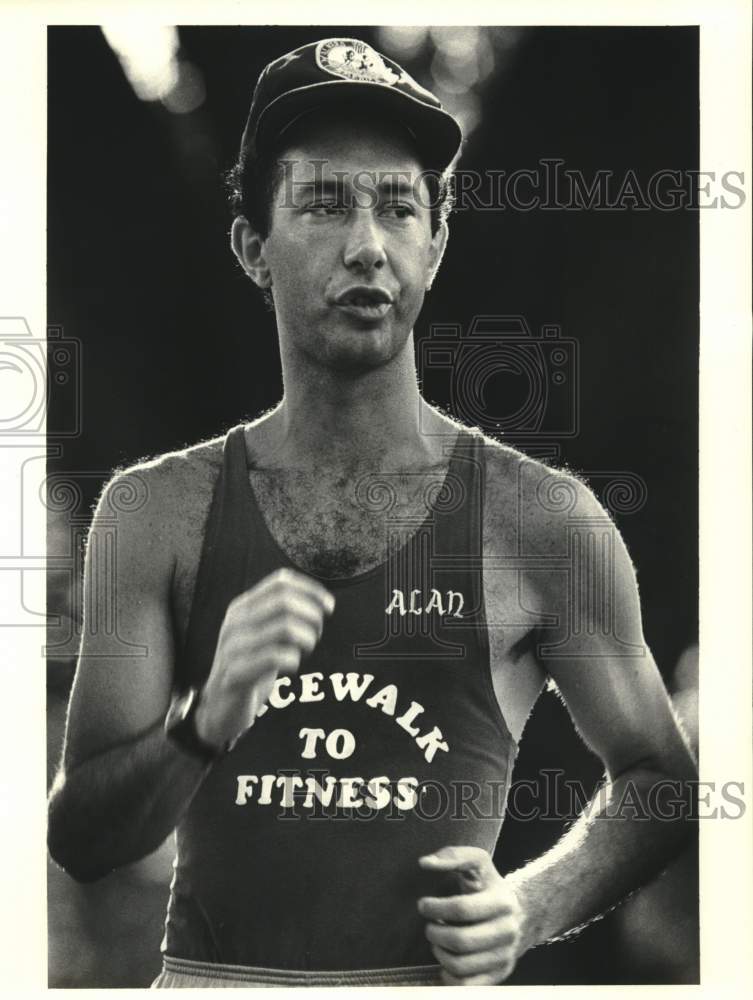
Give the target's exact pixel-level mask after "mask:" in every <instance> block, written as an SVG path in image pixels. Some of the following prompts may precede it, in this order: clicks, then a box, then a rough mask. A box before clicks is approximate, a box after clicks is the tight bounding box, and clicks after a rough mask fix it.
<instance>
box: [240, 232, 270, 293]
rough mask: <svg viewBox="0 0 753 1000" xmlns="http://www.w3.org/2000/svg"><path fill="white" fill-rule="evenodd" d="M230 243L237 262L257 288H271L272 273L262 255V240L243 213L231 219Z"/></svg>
mask: <svg viewBox="0 0 753 1000" xmlns="http://www.w3.org/2000/svg"><path fill="white" fill-rule="evenodd" d="M230 245H231V246H232V248H233V253H234V254H235V256H236V257H237V258H238V263H239V264H240V266H241V267H242V268H243V270H244V271H245V272H246V274H247V275H248V276H249V278H251V280H252V281H253V282H254V284H255V285H258V287H259V288H271V287H272V275H271V274H270V273H269V266H268V265H267V261H266V258H265V256H264V240H263V239H262V237H261V236H260V235H259V233H257V232H256V230H255V229H253V228H252V226H251V223H250V222H249V221H248V219H247V218H246V217H245V215H238V216H236V217H235V219H233V227H232V229H231V230H230Z"/></svg>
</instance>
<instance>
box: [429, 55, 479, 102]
mask: <svg viewBox="0 0 753 1000" xmlns="http://www.w3.org/2000/svg"><path fill="white" fill-rule="evenodd" d="M431 75H432V78H433V80H434V82H435V83H436V84H437V85H438V86H440V87H441V88H442V89H443V90H445V91H447V92H448V93H450V94H464V93H465V92H466V90H469V89H470V88H471V87H472V86H473V85H474V84H475V83H478V79H479V72H478V63H477V62H476V60H475V59H463V60H457V59H447V58H446V56H445V55H444V53H442V52H435V54H434V58H433V59H432V63H431Z"/></svg>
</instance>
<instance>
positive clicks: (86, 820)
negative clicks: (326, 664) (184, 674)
mask: <svg viewBox="0 0 753 1000" xmlns="http://www.w3.org/2000/svg"><path fill="white" fill-rule="evenodd" d="M148 472H149V473H151V475H147V470H139V474H140V475H141V476H143V479H142V482H141V486H142V488H143V489H144V490H145V492H146V496H145V500H144V503H143V504H141V505H137V504H132V506H133V507H138V509H137V510H132V511H131V512H130V513H128V514H123V512H121V514H120V517H119V519H118V521H117V527H118V531H117V544H116V546H115V549H116V556H117V559H116V562H117V574H116V580H115V584H116V585H115V587H114V588H111V587H110V586H109V583H108V578H107V574H102V573H101V572H100V569H101V556H102V553H103V551H104V550H105V549H106V548H107V545H108V537H109V540H110V546H111V548H112V544H111V543H112V537H113V536H112V516H111V515H112V507H113V503H112V501H111V498H112V494H113V490H116V489H117V484H112V485H111V487H110V488H109V490H108V491H106V493H105V494H104V496H103V499H102V501H101V502H100V505H99V507H98V509H97V512H96V514H95V518H94V521H93V525H92V531H91V533H90V537H89V544H88V548H87V561H86V572H85V579H84V591H85V607H86V609H87V614H88V615H89V616H90V620H89V621H88V622H85V627H84V641H83V644H82V652H81V657H80V660H79V665H78V670H77V672H76V678H75V681H74V685H73V691H72V694H71V702H70V708H69V713H68V721H67V726H66V739H65V750H64V758H63V765H62V767H61V769H60V772H59V774H58V775H57V777H56V779H55V782H54V784H53V788H52V793H51V796H50V805H49V836H48V843H49V847H50V852H51V854H52V856H53V858H55V860H56V861H57V862H58V863H59V864H60V865H62V867H64V868H65V869H66V870H67V871H68V872H69V873H70V874H71V875H73V876H74V877H75V878H77V879H79V880H81V881H91V880H93V879H96V878H99V877H100V876H102V875H104V874H106V873H107V872H109V871H111V870H112V869H113V868H115V867H119V866H120V865H123V864H128V863H129V862H132V861H136V860H138V859H139V858H142V857H144V856H145V855H146V854H148V853H150V852H151V851H152V850H154V849H155V848H156V847H158V846H159V844H160V843H161V842H162V840H164V838H165V837H166V836H167V835H168V834H169V833H170V832H171V830H173V829H174V827H175V826H176V825H177V824H178V822H179V820H180V819H181V817H182V815H183V813H184V812H185V810H186V809H187V808H188V806H189V804H190V802H191V800H192V798H193V796H194V794H195V793H196V791H197V790H198V788H199V786H200V784H201V782H202V780H203V778H204V776H205V775H206V774H207V772H208V771H209V769H210V768H211V764H206V763H205V762H204V761H203V760H201V759H198V758H197V759H194V757H193V755H191V754H190V753H189V752H184V751H183V750H181V749H179V748H177V747H175V746H173V744H172V743H171V742H170V741H169V740H168V738H167V737H166V736H165V734H164V732H163V723H164V718H165V715H166V712H167V709H168V706H169V702H170V698H171V694H172V683H173V665H174V652H173V632H172V625H171V619H170V614H169V598H170V593H169V592H170V581H171V579H172V574H173V566H172V563H173V557H172V554H171V547H170V544H169V542H168V541H166V535H165V532H166V526H169V525H170V524H175V523H176V518H177V517H178V511H179V510H180V509H181V507H180V505H181V503H184V502H185V495H183V496H181V488H180V482H179V481H178V487H177V488H176V485H175V482H174V481H173V480H172V479H171V477H170V476H169V474H165V473H164V471H162V472H161V473H160V472H158V470H156V469H154V468H150V469H149V470H148ZM166 479H167V482H166V481H165V480H166ZM190 488H191V484H190V483H188V484H185V485H184V489H185V490H188V489H190ZM100 578H101V579H100ZM333 604H334V599H333V597H332V595H331V594H329V592H328V591H327V590H326V589H325V588H324V587H323V586H322V585H321V584H320V583H318V582H317V581H315V580H312V579H309V578H307V577H305V576H303V575H302V574H300V573H296V572H293V571H290V570H280V571H277V572H275V573H272V574H270V575H269V576H267V577H265V578H264V579H263V580H261V581H260V582H259V583H257V584H256V585H255V586H254V587H252V588H250V589H249V590H248V591H245V592H244V593H242V594H239V595H238V596H237V597H235V598H234V599H233V600H232V601H231V602H230V604H229V605H228V608H227V611H226V613H225V617H224V620H223V622H222V625H221V627H220V632H219V636H218V640H217V647H216V650H215V655H214V658H213V662H212V664H211V667H210V670H209V676H208V678H207V682H206V684H205V685H204V687H203V689H202V692H201V697H200V700H199V704H198V709H197V712H196V715H195V723H196V728H197V732H198V734H199V736H200V737H201V738H202V739H203V741H204V743H206V744H209V745H211V746H214V747H217V748H220V747H223V746H226V745H228V744H230V743H232V742H233V741H234V740H235V739H237V738H238V736H240V735H241V734H242V733H243V732H244V731H245V729H247V728H248V726H250V725H253V723H254V720H255V719H256V716H257V715H258V714H259V711H260V710H261V708H262V706H263V705H264V702H265V700H266V698H267V697H268V695H269V693H270V691H271V689H272V687H273V686H274V683H275V680H276V678H277V676H278V675H279V673H281V672H287V673H295V672H296V671H297V669H298V666H299V664H300V661H301V658H302V656H304V655H305V654H306V653H308V652H310V651H311V650H312V649H313V647H314V646H315V645H316V643H317V642H318V641H319V639H320V637H321V634H322V628H323V620H324V617H325V615H327V614H329V613H331V611H332V608H333ZM95 620H96V621H98V622H108V623H109V627H108V628H106V629H102V630H99V629H96V628H94V627H93V626H94V622H95ZM113 623H117V628H114V627H113ZM114 635H117V642H115V641H114ZM128 644H131V645H128ZM139 650H140V651H141V653H142V655H140V656H139V655H138V651H139Z"/></svg>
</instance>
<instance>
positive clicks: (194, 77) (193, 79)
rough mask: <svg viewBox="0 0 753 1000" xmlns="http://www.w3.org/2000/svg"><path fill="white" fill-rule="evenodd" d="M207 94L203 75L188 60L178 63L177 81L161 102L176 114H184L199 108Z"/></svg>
mask: <svg viewBox="0 0 753 1000" xmlns="http://www.w3.org/2000/svg"><path fill="white" fill-rule="evenodd" d="M206 96H207V91H206V87H205V86H204V77H203V76H202V75H201V73H200V72H199V70H198V69H197V68H196V67H195V66H194V65H193V63H190V62H180V63H179V64H178V82H177V83H176V85H175V86H174V87H173V89H172V90H171V91H169V93H167V94H165V96H164V97H163V98H162V103H163V104H164V105H165V107H166V108H167V110H168V111H172V112H173V114H176V115H185V114H188V113H189V112H191V111H195V110H196V109H197V108H200V107H201V105H202V104H203V103H204V100H205V98H206Z"/></svg>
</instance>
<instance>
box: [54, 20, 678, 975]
mask: <svg viewBox="0 0 753 1000" xmlns="http://www.w3.org/2000/svg"><path fill="white" fill-rule="evenodd" d="M460 141H461V134H460V130H459V127H458V125H457V123H456V122H455V120H454V119H453V118H452V117H451V116H450V115H449V114H447V113H446V112H445V111H444V110H443V109H442V108H441V105H440V104H439V102H438V101H437V100H436V98H435V97H434V96H433V95H432V94H430V93H428V92H427V91H425V90H423V89H422V88H420V87H419V86H418V85H417V84H416V83H415V82H414V81H413V80H411V78H410V77H409V76H408V75H407V74H406V73H405V72H404V71H403V70H402V69H401V68H400V67H399V66H397V65H396V64H395V63H394V62H392V61H391V60H389V59H387V58H385V57H383V56H381V55H380V54H379V53H377V52H375V51H374V50H373V49H371V48H370V47H369V46H367V45H365V44H364V43H362V42H360V41H357V40H353V39H325V40H322V41H320V42H318V43H315V44H312V45H306V46H303V47H302V48H300V49H298V50H296V51H295V52H292V53H288V54H286V55H285V56H283V57H281V58H280V59H277V60H276V61H275V62H273V63H271V64H270V65H269V66H267V68H266V69H265V71H264V72H263V73H262V75H261V77H260V79H259V81H258V83H257V87H256V90H255V93H254V98H253V101H252V105H251V109H250V113H249V119H248V123H247V126H246V129H245V132H244V136H243V140H242V144H241V159H240V162H239V165H238V168H237V170H236V172H235V180H236V182H237V187H238V190H237V198H236V205H237V208H238V214H237V215H236V218H235V221H234V223H233V228H232V247H233V251H234V253H235V254H236V257H237V259H238V261H239V263H240V265H241V267H242V268H243V269H244V271H245V272H246V273H247V274H248V276H249V277H250V278H251V279H252V280H253V281H254V283H255V284H256V285H257V286H258V287H259V288H260V289H261V290H262V291H263V292H264V294H265V295H266V296H267V297H268V298H269V299H270V300H271V302H272V304H273V307H274V311H275V317H276V322H277V328H278V333H279V342H280V353H281V359H282V369H283V379H284V387H285V388H284V395H283V399H282V401H281V402H280V404H279V405H278V406H277V407H276V408H275V409H274V410H273V411H271V412H270V413H268V414H265V415H264V416H263V417H261V418H260V419H258V420H256V421H255V422H253V423H251V424H247V425H239V426H237V427H235V428H233V429H232V430H231V431H230V432H229V433H228V434H227V435H226V436H225V437H224V438H220V439H217V440H213V441H209V442H204V443H202V444H199V445H197V446H195V447H193V448H189V449H186V450H185V451H182V452H178V453H174V454H169V455H163V456H161V457H160V458H159V459H157V460H155V461H152V462H148V463H142V464H141V465H139V466H137V467H135V468H134V469H131V470H129V472H127V473H125V474H121V475H119V476H116V477H115V478H114V479H113V480H112V481H111V483H110V484H109V485H108V487H107V488H106V490H105V492H104V493H103V496H102V498H101V500H100V503H99V506H98V508H97V511H96V513H95V517H94V521H93V524H92V529H91V534H90V539H89V545H88V549H87V567H86V574H85V594H86V607H87V609H89V610H88V614H89V616H90V617H91V618H93V617H95V616H97V615H99V616H102V615H104V613H105V612H107V611H108V609H109V604H108V603H107V602H108V595H107V594H106V593H105V591H104V586H103V585H101V584H100V582H99V577H98V573H97V552H98V549H99V548H100V546H101V545H102V544H104V532H105V528H106V526H107V525H108V524H109V523H110V520H109V519H110V517H111V515H112V512H113V508H114V507H117V504H116V497H117V493H118V490H119V489H123V488H125V487H128V486H130V487H131V488H132V489H133V488H136V489H137V491H138V490H140V494H139V496H138V498H137V500H136V502H132V503H131V504H130V508H129V509H130V512H128V511H124V510H123V509H122V505H121V510H120V512H119V513H118V544H117V577H116V581H115V582H116V587H115V606H116V610H117V635H118V639H119V642H120V644H121V646H120V648H119V650H118V655H114V654H113V651H112V640H111V636H112V629H111V628H110V629H103V630H97V629H96V628H91V627H89V628H87V629H86V637H85V640H84V642H83V645H82V650H81V658H80V662H79V666H78V670H77V674H76V679H75V683H74V688H73V691H72V695H71V703H70V708H69V717H68V724H67V734H66V742H65V750H64V757H63V762H62V767H61V770H60V773H59V775H58V777H57V779H56V782H55V785H54V787H53V791H52V794H51V800H50V833H49V844H50V850H51V852H52V854H53V857H54V858H55V859H56V860H57V861H58V862H59V863H60V864H61V865H63V867H65V868H66V869H67V870H68V871H69V872H70V873H71V874H72V875H73V876H74V877H75V878H78V879H81V880H92V879H95V878H98V877H100V876H101V875H103V874H105V873H107V872H108V871H110V870H112V869H113V868H115V867H117V866H119V865H123V864H127V863H129V862H131V861H134V860H136V859H137V858H140V857H143V856H144V855H146V854H147V853H149V852H150V851H152V850H153V849H154V848H156V847H157V846H158V845H159V844H160V843H161V842H162V841H163V840H164V838H165V837H166V836H167V835H168V834H169V833H170V832H171V831H172V830H173V829H175V830H176V841H177V855H176V861H175V875H174V878H173V883H172V886H171V897H170V904H169V908H168V916H167V925H166V936H165V942H164V951H165V958H164V969H163V972H162V974H161V976H160V977H159V979H158V980H157V982H156V984H155V985H157V986H161V987H169V986H203V985H219V986H237V985H301V984H305V985H321V984H328V983H334V984H340V985H347V984H350V985H358V984H379V983H381V984H411V983H418V984H420V983H437V982H444V983H460V984H466V983H467V984H476V983H481V984H483V983H487V984H488V983H499V982H502V981H504V980H505V979H506V978H507V977H508V976H509V974H510V972H511V971H512V969H513V967H514V965H515V962H516V961H517V959H518V958H519V956H520V955H522V954H523V953H524V952H525V951H527V950H528V949H530V948H533V947H535V946H536V945H537V944H540V943H542V942H545V941H548V940H551V939H552V938H554V937H556V936H559V935H562V934H565V933H567V932H568V931H571V930H572V929H573V928H577V927H579V926H581V925H583V924H584V923H585V922H587V921H588V920H590V919H593V918H594V917H596V916H598V915H599V914H601V913H603V912H604V910H605V909H607V908H608V907H610V906H611V905H614V903H616V902H617V901H619V900H620V899H621V898H623V897H624V896H625V895H626V894H627V893H628V892H629V891H630V890H631V889H633V888H634V887H636V886H637V885H639V884H640V883H641V882H643V881H645V880H646V879H648V878H649V877H651V876H652V875H653V874H655V873H656V872H657V871H658V870H659V869H660V868H661V867H662V866H663V865H664V864H665V863H666V862H667V861H668V860H669V858H670V857H672V856H673V854H674V853H675V852H676V851H677V850H678V848H679V846H680V845H681V843H682V841H683V839H684V838H685V837H686V836H687V823H686V822H685V813H683V810H682V809H675V810H674V812H673V813H672V814H671V815H668V814H667V810H666V808H665V809H663V810H662V816H657V815H656V812H657V809H656V807H655V808H654V815H653V818H651V819H650V820H649V821H648V822H646V821H645V820H632V821H631V820H629V819H625V818H624V817H618V818H617V819H616V820H613V821H611V822H607V821H606V819H605V818H603V817H601V818H600V814H599V810H600V809H601V810H602V811H604V810H606V809H607V808H608V805H609V803H613V802H615V801H617V802H620V801H622V799H623V798H624V797H626V793H627V792H629V797H630V800H631V801H632V802H633V804H634V806H635V804H636V802H637V804H638V805H639V806H640V805H641V804H645V803H648V802H649V800H650V799H651V796H652V794H653V793H654V792H655V790H656V788H657V787H659V786H661V787H663V788H664V790H665V792H666V789H667V787H669V786H670V785H671V783H674V785H671V787H672V788H673V790H674V795H675V798H676V799H677V798H678V797H679V799H680V800H681V799H682V795H683V794H684V792H683V787H682V785H683V784H684V783H685V782H687V781H689V780H690V779H692V778H693V776H694V773H695V769H694V763H693V759H692V756H691V754H690V752H689V751H688V748H687V747H686V745H685V743H684V741H683V739H682V737H681V735H680V733H679V730H678V728H677V725H676V723H675V720H674V717H673V714H672V710H671V707H670V703H669V700H668V698H667V694H666V691H665V689H664V685H663V683H662V681H661V677H660V675H659V672H658V670H657V668H656V666H655V664H654V662H653V659H652V657H651V655H650V652H649V651H648V649H647V648H646V646H645V644H644V642H643V636H642V629H641V621H640V609H639V601H638V592H637V586H636V581H635V574H634V571H633V567H632V565H631V562H630V559H629V556H628V554H627V552H626V550H625V547H624V545H623V543H622V540H621V539H620V537H619V534H618V533H617V532H616V530H615V529H614V526H613V525H611V522H609V521H608V519H607V518H606V515H605V514H604V512H603V510H602V509H601V507H600V506H599V505H598V503H597V502H596V500H595V499H594V497H593V496H592V494H591V493H590V491H589V490H588V489H587V488H586V487H585V486H584V485H583V484H582V483H581V482H580V481H578V480H577V479H576V478H574V477H572V476H567V475H563V474H562V473H555V472H554V471H553V470H551V469H549V468H547V467H545V466H543V465H541V464H540V463H538V462H534V461H532V460H530V459H528V458H526V457H525V456H523V455H522V454H520V453H519V452H517V451H515V450H514V449H512V448H509V447H507V446H504V445H501V444H499V443H496V442H493V441H491V440H489V439H487V438H485V437H484V436H483V435H481V434H480V433H479V432H477V431H475V430H469V429H467V428H463V427H460V426H459V425H458V424H457V423H455V422H454V421H452V420H450V419H448V418H447V417H446V416H444V415H443V414H441V413H440V412H439V411H438V410H436V409H435V408H433V407H431V406H429V405H428V404H427V403H426V402H425V401H424V400H423V399H422V398H421V396H420V394H419V390H418V385H417V379H416V372H415V368H414V362H413V327H414V323H415V321H416V319H417V317H418V314H419V312H420V309H421V305H422V303H423V299H424V296H425V293H426V291H427V290H428V289H429V287H430V286H431V284H432V281H433V280H434V277H435V275H436V273H437V271H438V268H439V266H440V263H441V259H442V254H443V251H444V248H445V244H446V241H447V236H448V229H447V223H446V218H445V214H446V207H447V200H446V198H447V190H446V176H445V175H446V172H447V170H448V168H449V167H450V165H451V164H452V162H453V160H454V158H455V156H456V155H457V152H458V149H459V146H460ZM563 497H565V498H566V499H567V503H562V502H561V501H562V498H563ZM573 524H579V525H580V526H581V528H582V529H583V531H582V533H581V535H579V536H577V537H578V538H579V539H582V538H586V539H587V541H586V545H585V548H584V557H583V558H582V559H581V558H580V557H579V556H577V555H576V557H575V562H574V564H573V569H572V571H570V572H564V571H563V570H562V564H563V560H565V561H567V558H568V556H569V555H572V551H573V548H574V544H575V543H573V540H572V539H573V537H575V536H572V537H571V528H572V525H573ZM584 526H585V527H584ZM589 526H591V529H592V530H591V529H589ZM589 530H591V535H590V536H589ZM100 535H101V536H102V541H100ZM589 539H590V540H589ZM576 542H577V539H576ZM596 543H598V544H599V545H601V546H602V548H601V549H600V553H601V555H600V558H599V559H597V560H589V559H588V551H590V550H589V549H588V546H589V545H591V546H592V544H596ZM553 567H556V569H553ZM576 612H577V613H576ZM581 612H582V614H581ZM129 645H130V646H131V647H134V648H133V649H132V652H131V653H129V649H128V647H129ZM547 677H548V678H549V679H550V680H552V681H553V682H554V683H556V685H557V686H558V688H559V690H560V692H561V693H562V695H563V697H564V699H565V701H566V703H567V706H568V708H569V710H570V713H571V715H572V717H573V720H574V722H575V724H576V725H577V727H578V729H579V731H580V733H581V735H582V736H583V738H584V740H585V741H586V742H587V744H588V745H589V746H590V747H591V748H592V749H593V750H594V751H595V752H596V753H598V754H599V755H600V757H601V758H602V760H603V762H604V766H605V770H606V773H607V777H608V780H609V786H608V789H607V790H608V792H609V795H610V796H611V797H610V798H609V800H608V801H607V794H606V791H605V794H604V795H603V796H602V797H601V799H600V800H599V802H597V803H595V804H594V808H593V809H591V810H586V813H585V814H584V816H583V817H581V819H580V820H579V821H578V823H577V824H575V826H574V827H573V828H572V829H571V830H570V831H569V832H568V834H567V835H566V836H565V837H564V838H563V840H562V841H561V842H560V843H559V844H558V845H557V847H556V848H555V849H554V850H553V851H552V852H550V853H549V854H547V855H546V856H544V857H542V858H539V859H537V860H536V861H534V862H532V863H530V864H528V865H526V866H525V867H523V868H522V869H520V870H519V871H517V872H515V873H513V874H512V875H509V876H507V877H502V876H501V875H500V874H499V873H498V872H497V871H496V870H495V868H494V866H493V864H492V861H491V853H492V852H493V849H494V845H495V843H496V840H497V837H498V835H499V831H500V827H501V822H502V815H503V812H504V803H505V798H506V793H507V789H508V787H509V778H510V773H511V771H512V765H513V762H514V759H515V753H516V749H517V743H518V741H519V739H520V736H521V733H522V731H523V726H524V724H525V721H526V719H527V717H528V715H529V713H530V711H531V708H532V706H533V704H534V702H535V701H536V698H537V696H538V694H539V693H540V691H541V689H542V686H543V684H544V683H545V681H546V680H547ZM662 783H663V785H662ZM668 783H669V784H668ZM644 811H645V810H644ZM670 820H674V821H670Z"/></svg>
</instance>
